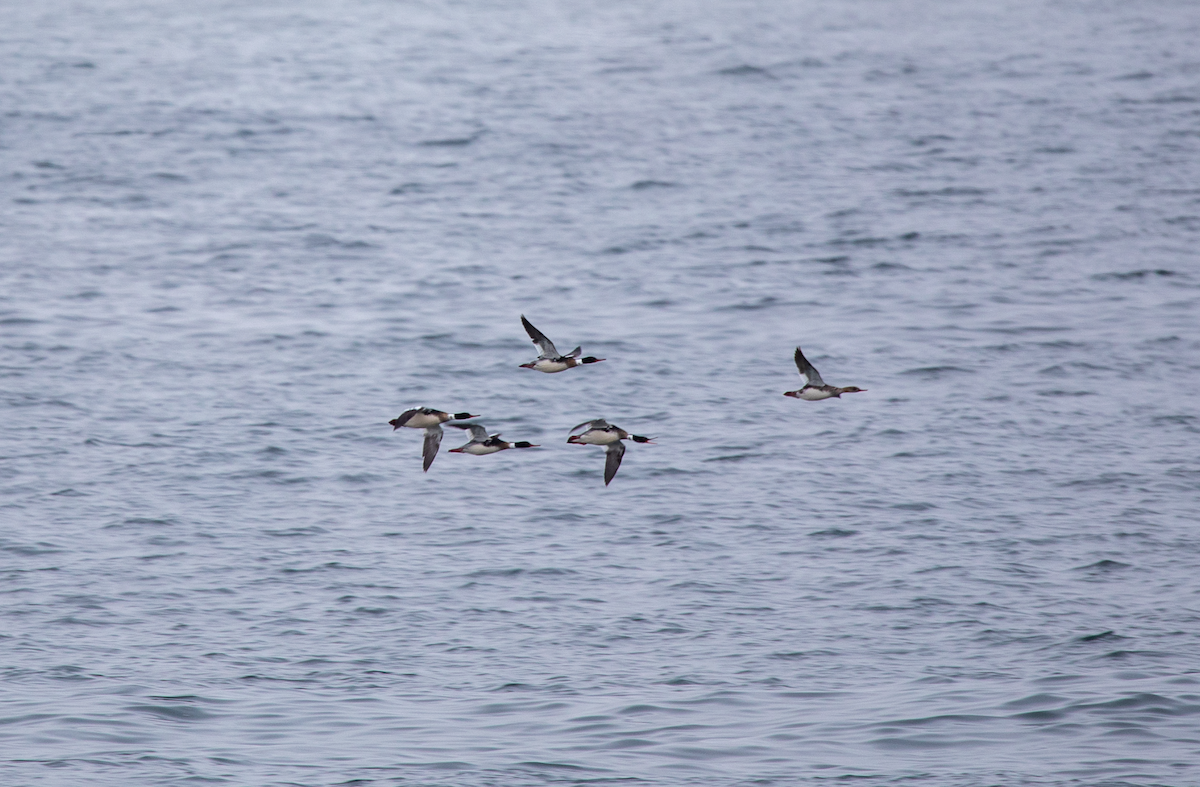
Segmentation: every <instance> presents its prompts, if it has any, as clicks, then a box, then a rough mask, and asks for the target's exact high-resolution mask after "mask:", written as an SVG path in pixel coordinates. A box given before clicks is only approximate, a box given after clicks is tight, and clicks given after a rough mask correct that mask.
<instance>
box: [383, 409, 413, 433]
mask: <svg viewBox="0 0 1200 787" xmlns="http://www.w3.org/2000/svg"><path fill="white" fill-rule="evenodd" d="M419 412H421V410H420V408H414V409H412V410H405V411H404V412H402V413H400V415H398V416H396V417H395V418H393V419H392V420H390V421H388V423H389V424H391V425H392V426H394V427H396V428H397V429H399V428H400V427H402V426H404V425H405V424H406V423H408V419H409V418H412V417H413V416H414V415H416V414H417V413H419Z"/></svg>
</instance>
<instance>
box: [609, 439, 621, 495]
mask: <svg viewBox="0 0 1200 787" xmlns="http://www.w3.org/2000/svg"><path fill="white" fill-rule="evenodd" d="M623 456H625V444H624V443H622V442H621V441H620V440H618V441H617V442H615V443H609V444H608V447H607V448H605V449H604V485H605V486H608V482H609V481H612V480H613V476H615V475H616V474H617V468H619V467H620V466H621V457H623Z"/></svg>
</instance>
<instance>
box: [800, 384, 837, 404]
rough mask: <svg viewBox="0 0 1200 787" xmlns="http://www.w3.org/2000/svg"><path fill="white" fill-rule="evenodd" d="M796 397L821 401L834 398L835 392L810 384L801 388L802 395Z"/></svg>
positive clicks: (808, 400) (807, 400) (810, 400)
mask: <svg viewBox="0 0 1200 787" xmlns="http://www.w3.org/2000/svg"><path fill="white" fill-rule="evenodd" d="M796 398H797V399H803V400H804V401H806V402H819V401H821V400H822V399H832V398H833V393H832V392H830V391H825V390H822V389H821V388H817V387H816V386H808V387H806V388H802V389H800V395H799V396H797V397H796Z"/></svg>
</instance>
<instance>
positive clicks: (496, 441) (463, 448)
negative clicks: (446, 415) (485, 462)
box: [450, 424, 540, 456]
mask: <svg viewBox="0 0 1200 787" xmlns="http://www.w3.org/2000/svg"><path fill="white" fill-rule="evenodd" d="M450 425H451V426H455V427H458V428H459V429H469V430H471V439H470V441H469V442H467V443H466V444H465V445H460V446H459V447H458V448H451V449H450V453H452V454H474V455H475V456H486V455H487V454H494V453H496V452H497V451H503V450H504V449H506V448H539V447H540V446H536V445H534V444H533V443H527V442H525V441H524V440H522V441H521V442H519V443H507V442H505V441H503V440H501V439H500V433H499V432H497V433H496V434H493V435H489V434H488V433H487V430H486V429H484V428H483V427H482V426H480V425H479V424H450Z"/></svg>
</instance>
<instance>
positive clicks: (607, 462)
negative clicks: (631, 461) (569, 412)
mask: <svg viewBox="0 0 1200 787" xmlns="http://www.w3.org/2000/svg"><path fill="white" fill-rule="evenodd" d="M585 426H586V427H588V428H587V429H586V430H585V431H584V432H583V433H582V434H575V432H577V431H579V430H580V429H583V427H585ZM626 438H628V439H630V440H632V441H633V442H635V443H653V442H654V441H653V440H651V439H650V438H649V437H642V436H641V435H640V434H630V433H629V432H626V431H625V430H624V429H622V428H621V427H619V426H615V425H614V424H610V423H609V422H608V421H605V420H604V419H603V418H597V419H595V420H594V421H584V422H583V423H581V424H579V425H578V426H576V427H575V428H574V429H572V430H571V434H570V436H569V437H568V438H567V442H568V443H576V444H579V445H602V446H604V453H605V457H604V485H605V486H608V484H609V482H610V481H612V480H613V477H614V476H616V474H617V469H618V468H620V466H621V458H622V457H624V456H625V444H624V443H622V442H621V441H622V440H624V439H626Z"/></svg>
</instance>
